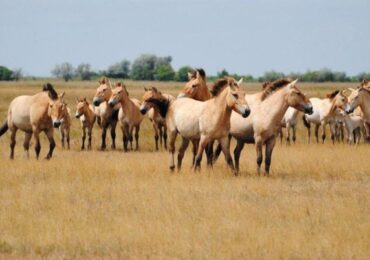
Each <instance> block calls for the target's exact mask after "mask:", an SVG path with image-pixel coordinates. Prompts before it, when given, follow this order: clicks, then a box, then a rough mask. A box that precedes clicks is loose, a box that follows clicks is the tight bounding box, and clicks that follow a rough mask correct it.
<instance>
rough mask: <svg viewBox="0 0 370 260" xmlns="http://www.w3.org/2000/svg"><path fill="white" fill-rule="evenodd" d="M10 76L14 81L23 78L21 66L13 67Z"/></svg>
mask: <svg viewBox="0 0 370 260" xmlns="http://www.w3.org/2000/svg"><path fill="white" fill-rule="evenodd" d="M12 78H13V79H14V80H15V81H18V80H20V79H21V78H23V72H22V69H21V68H17V69H14V70H13V73H12Z"/></svg>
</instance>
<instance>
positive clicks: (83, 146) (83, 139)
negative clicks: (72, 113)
mask: <svg viewBox="0 0 370 260" xmlns="http://www.w3.org/2000/svg"><path fill="white" fill-rule="evenodd" d="M85 139H86V127H82V145H81V150H84V149H85Z"/></svg>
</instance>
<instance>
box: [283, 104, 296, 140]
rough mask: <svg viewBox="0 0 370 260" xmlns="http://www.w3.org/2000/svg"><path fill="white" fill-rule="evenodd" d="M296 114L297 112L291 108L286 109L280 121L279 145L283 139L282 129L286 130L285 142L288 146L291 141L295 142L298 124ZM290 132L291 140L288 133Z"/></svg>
mask: <svg viewBox="0 0 370 260" xmlns="http://www.w3.org/2000/svg"><path fill="white" fill-rule="evenodd" d="M298 114H299V111H298V110H297V109H295V108H293V107H288V110H287V111H286V112H285V114H284V117H283V119H282V120H281V128H280V129H279V135H280V138H281V140H280V143H281V142H282V139H283V130H282V128H286V133H287V137H286V142H287V144H290V142H291V140H292V141H293V143H295V141H296V133H297V123H298ZM291 131H292V138H291V135H290V132H291Z"/></svg>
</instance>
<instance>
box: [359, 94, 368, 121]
mask: <svg viewBox="0 0 370 260" xmlns="http://www.w3.org/2000/svg"><path fill="white" fill-rule="evenodd" d="M359 107H360V108H361V110H362V113H363V114H364V117H365V118H366V119H367V120H370V93H365V94H364V95H363V96H362V100H361V103H360V104H359Z"/></svg>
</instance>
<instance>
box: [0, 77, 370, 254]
mask: <svg viewBox="0 0 370 260" xmlns="http://www.w3.org/2000/svg"><path fill="white" fill-rule="evenodd" d="M40 84H41V83H40V82H36V83H35V84H33V83H30V82H27V83H22V82H21V83H17V84H13V83H11V84H9V83H0V93H1V95H0V120H1V121H3V120H4V119H5V114H6V109H7V105H8V104H9V101H10V100H11V99H12V98H13V97H14V96H16V95H20V94H23V93H34V92H36V91H37V90H38V89H39V88H40ZM150 84H152V83H150V82H139V83H136V82H135V83H134V82H128V88H129V90H130V93H131V94H132V96H136V97H140V95H141V93H142V86H143V85H147V86H148V85H150ZM157 85H158V84H157ZM159 85H160V86H159V87H160V88H161V89H162V90H164V91H165V92H170V93H173V94H175V93H176V92H177V91H178V89H179V88H181V84H178V83H168V84H164V83H162V84H159ZM56 86H57V88H58V90H59V91H61V90H62V89H63V90H65V91H67V97H68V98H69V102H70V104H74V101H73V100H74V98H75V95H78V96H85V95H86V96H87V97H89V98H91V97H92V95H93V93H94V87H95V84H94V83H90V82H88V83H76V82H72V83H68V84H65V83H61V82H56ZM246 86H247V90H248V91H255V90H256V89H258V88H259V86H258V85H251V86H249V85H248V84H247V85H246ZM341 87H344V86H341ZM303 88H304V89H305V92H307V93H308V94H309V95H318V96H323V95H324V94H325V93H326V92H328V91H330V90H332V89H333V85H331V84H328V85H304V86H303ZM71 107H72V110H73V109H74V105H71ZM73 121H74V125H73V131H72V132H73V133H72V137H73V138H72V140H73V141H72V149H71V151H64V150H62V149H60V148H59V147H58V148H57V149H56V151H55V157H54V158H53V159H52V160H51V161H44V160H40V161H36V160H35V159H34V158H32V159H30V160H26V159H24V158H23V152H22V145H21V143H22V138H23V137H22V135H21V134H19V138H18V144H17V149H16V158H15V160H14V161H10V160H9V159H8V155H9V147H8V146H9V136H3V137H2V138H1V139H0V147H1V149H0V165H1V169H0V208H1V211H0V257H3V258H11V257H12V258H20V257H22V258H24V257H28V258H35V257H52V258H63V257H67V258H79V257H82V258H92V257H102V256H111V257H114V258H128V257H130V258H147V257H151V258H198V259H199V258H263V259H266V258H293V259H301V258H302V259H307V258H329V259H334V258H335V259H336V258H356V259H366V258H368V256H369V255H370V242H369V241H370V221H369V215H370V203H369V198H370V178H369V177H370V161H369V155H370V150H369V149H370V148H369V146H368V145H360V146H348V145H343V144H341V145H335V146H333V145H331V144H329V143H327V144H324V145H306V144H305V142H304V140H305V132H304V129H303V127H302V125H300V129H299V135H298V140H299V142H298V144H297V145H292V146H286V145H285V144H283V145H280V144H278V145H277V146H276V150H275V151H274V154H273V163H272V172H271V177H270V178H264V177H258V176H256V174H255V152H254V147H253V146H247V147H246V148H245V149H244V151H243V154H242V160H241V169H242V173H241V176H239V177H233V176H232V175H231V173H230V172H229V171H228V170H227V168H226V166H225V163H224V162H223V160H220V161H218V162H217V165H216V167H215V168H214V169H213V170H206V169H203V171H202V172H201V173H192V172H190V171H189V170H188V169H189V168H190V154H189V153H188V154H187V156H186V158H185V159H184V160H185V165H184V171H183V172H182V173H181V174H177V173H176V174H170V173H169V171H168V168H167V167H168V155H167V153H166V152H165V151H161V152H153V147H154V144H153V143H154V142H153V137H152V129H151V125H150V124H149V122H148V121H145V123H144V125H143V127H142V133H141V151H140V152H132V153H123V152H122V151H121V150H118V151H107V152H99V151H96V148H97V146H98V144H99V142H100V140H99V134H100V131H99V129H98V128H96V129H95V133H94V139H93V141H94V143H93V146H94V148H95V150H94V151H91V152H80V151H78V148H79V144H80V140H79V136H80V135H79V133H80V130H79V123H78V121H77V120H73ZM57 136H58V135H56V137H57ZM120 136H121V135H120V132H118V138H117V140H120ZM108 140H109V139H108ZM117 144H118V147H119V148H121V147H122V144H121V142H120V141H118V142H117ZM58 145H59V146H60V144H59V142H58ZM46 150H47V144H46V143H45V140H44V142H43V149H42V154H45V153H46ZM31 154H33V153H31Z"/></svg>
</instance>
